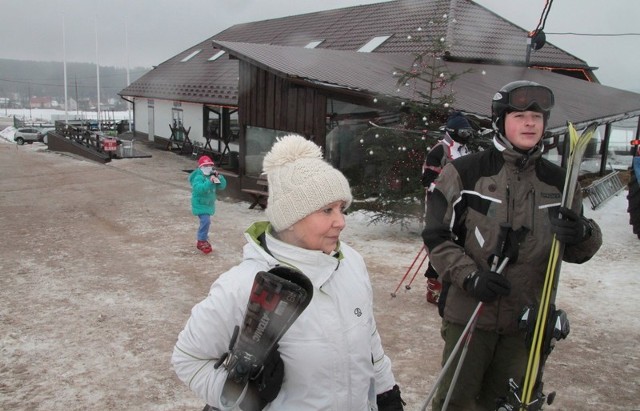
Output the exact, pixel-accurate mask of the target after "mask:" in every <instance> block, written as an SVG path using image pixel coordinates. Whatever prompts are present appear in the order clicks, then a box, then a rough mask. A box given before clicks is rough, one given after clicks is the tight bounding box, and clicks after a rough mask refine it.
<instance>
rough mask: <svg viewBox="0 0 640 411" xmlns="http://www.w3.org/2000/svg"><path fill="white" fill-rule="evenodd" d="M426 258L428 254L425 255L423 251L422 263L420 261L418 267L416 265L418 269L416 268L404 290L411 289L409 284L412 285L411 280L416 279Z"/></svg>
mask: <svg viewBox="0 0 640 411" xmlns="http://www.w3.org/2000/svg"><path fill="white" fill-rule="evenodd" d="M428 256H429V253H427V252H426V250H425V253H424V256H422V261H420V265H418V268H416V271H415V272H414V273H413V277H411V281H409V284H407V285H405V286H404V288H406V289H407V290H410V289H411V284H413V280H415V279H416V275H418V273H419V272H420V269H421V268H422V265H423V264H424V262H425V261H426V260H427V257H428Z"/></svg>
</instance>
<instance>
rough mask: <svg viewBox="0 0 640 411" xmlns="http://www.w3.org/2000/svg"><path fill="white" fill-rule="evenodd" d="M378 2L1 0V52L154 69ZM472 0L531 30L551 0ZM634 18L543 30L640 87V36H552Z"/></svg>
mask: <svg viewBox="0 0 640 411" xmlns="http://www.w3.org/2000/svg"><path fill="white" fill-rule="evenodd" d="M458 1H464V0H458ZM377 2H380V0H320V1H318V0H0V12H1V13H2V21H1V22H0V39H1V41H0V58H8V59H18V60H37V61H64V60H66V61H67V62H87V63H95V62H96V60H97V61H98V62H99V63H100V65H101V66H116V67H129V68H131V69H134V68H135V67H139V66H143V67H151V66H153V65H158V64H160V63H162V62H163V61H165V60H167V59H169V58H171V57H173V56H174V55H176V54H178V53H180V52H181V51H183V50H185V49H187V48H189V47H191V46H193V45H194V44H196V43H199V42H201V41H203V40H205V39H207V38H209V37H211V36H213V35H214V34H216V33H218V32H220V31H222V30H224V29H226V28H228V27H230V26H232V25H234V24H237V23H245V22H251V21H258V20H265V19H269V18H277V17H284V16H290V15H295V14H302V13H308V12H314V11H320V10H328V9H335V8H341V7H347V6H353V5H359V4H370V3H377ZM476 3H478V4H480V5H482V6H485V7H487V8H488V9H490V10H492V11H494V12H496V13H497V14H499V15H501V16H503V17H504V18H506V19H507V20H509V21H511V22H513V23H515V24H516V25H518V26H520V27H522V28H524V29H527V30H533V29H535V28H536V26H537V24H538V21H539V19H540V16H541V14H542V10H543V8H544V5H545V0H476ZM638 16H640V0H607V1H602V0H556V1H555V2H553V4H552V6H551V9H550V12H549V15H548V18H547V21H546V24H545V30H544V31H545V32H546V33H547V41H548V42H550V43H553V44H554V45H556V46H558V47H560V48H562V49H564V50H565V51H567V52H569V53H571V54H573V55H575V56H576V57H578V58H581V59H583V60H585V61H586V62H587V63H588V64H590V65H591V66H595V67H599V69H598V70H597V71H596V76H598V79H599V80H600V82H602V83H603V84H605V85H608V86H612V87H617V88H621V89H626V90H632V91H636V92H640V75H639V74H638V73H639V70H638V67H640V36H638V35H633V36H576V35H559V34H551V33H567V32H570V33H591V34H625V33H636V34H638V33H640V27H639V26H638ZM63 21H64V24H63ZM63 27H64V30H63ZM96 28H97V30H96ZM63 32H64V39H65V40H64V41H63ZM125 34H126V35H125ZM63 45H64V46H63ZM0 78H2V73H0ZM25 80H30V79H25Z"/></svg>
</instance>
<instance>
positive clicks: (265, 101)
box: [238, 61, 327, 168]
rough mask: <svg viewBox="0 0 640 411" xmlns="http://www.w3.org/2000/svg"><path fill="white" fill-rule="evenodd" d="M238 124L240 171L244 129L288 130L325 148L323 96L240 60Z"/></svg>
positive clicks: (324, 101) (243, 147)
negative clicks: (253, 127) (249, 127)
mask: <svg viewBox="0 0 640 411" xmlns="http://www.w3.org/2000/svg"><path fill="white" fill-rule="evenodd" d="M239 63H240V70H239V72H240V79H239V81H238V123H239V126H240V136H239V138H240V159H241V165H240V166H241V168H244V165H243V164H242V161H243V160H242V159H243V158H244V149H245V136H244V131H245V127H246V126H248V125H249V126H255V127H264V128H270V129H275V130H285V131H292V132H295V133H298V134H302V135H304V136H305V137H307V138H311V139H312V140H313V141H314V142H315V143H316V144H318V145H319V146H320V147H324V145H325V134H326V125H325V117H326V107H327V97H326V95H324V94H321V93H320V92H319V91H318V90H317V89H313V88H306V87H301V86H298V85H294V84H292V83H291V82H289V81H287V80H285V79H283V78H281V77H278V76H276V75H274V74H272V73H269V72H267V71H265V70H262V69H260V68H258V67H256V66H254V65H251V64H250V63H247V62H245V61H240V62H239Z"/></svg>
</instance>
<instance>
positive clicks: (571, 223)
mask: <svg viewBox="0 0 640 411" xmlns="http://www.w3.org/2000/svg"><path fill="white" fill-rule="evenodd" d="M549 219H550V221H551V232H552V233H554V234H555V235H556V238H557V239H558V241H561V242H563V243H565V244H570V245H573V244H579V243H581V242H583V241H584V240H586V239H588V238H589V237H591V230H592V228H591V224H590V223H589V220H587V219H586V218H585V217H582V216H579V215H578V214H577V213H576V212H574V211H573V210H571V209H569V208H567V207H553V208H550V209H549Z"/></svg>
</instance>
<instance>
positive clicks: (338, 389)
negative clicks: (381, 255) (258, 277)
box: [172, 222, 395, 411]
mask: <svg viewBox="0 0 640 411" xmlns="http://www.w3.org/2000/svg"><path fill="white" fill-rule="evenodd" d="M267 227H268V223H266V222H262V223H256V224H254V225H252V226H251V227H250V228H249V229H248V230H247V231H246V233H245V236H246V238H247V240H248V244H246V245H245V246H244V252H243V254H244V255H243V261H242V263H240V264H239V265H237V266H235V267H233V268H232V269H230V270H229V271H228V272H226V273H224V274H222V275H221V276H220V277H219V278H218V279H217V280H216V281H215V282H214V283H213V285H212V286H211V290H210V291H209V295H208V296H207V298H205V299H204V300H203V301H201V302H200V303H198V304H197V305H196V306H195V307H194V308H193V309H192V312H191V318H190V319H189V320H188V322H187V324H186V326H185V328H184V330H183V331H182V332H181V333H180V335H179V337H178V342H177V343H176V346H175V349H174V352H173V358H172V363H173V366H174V369H175V371H176V373H177V375H178V377H179V378H180V379H181V380H182V381H184V382H185V383H186V384H187V385H188V386H189V388H190V389H192V390H193V391H194V392H195V393H196V394H197V395H198V396H199V397H200V398H202V399H203V400H205V401H206V402H207V404H209V405H212V406H214V407H219V406H220V400H219V399H220V394H221V390H222V386H223V384H224V381H225V378H226V375H227V371H226V370H225V369H224V367H220V368H218V369H217V370H215V369H214V367H213V366H214V363H215V362H216V361H217V360H218V359H219V358H220V356H221V355H222V354H223V353H225V352H226V351H227V350H228V346H229V341H230V340H231V335H232V333H233V329H234V327H235V326H236V325H241V324H242V320H243V318H244V313H245V310H246V306H247V302H248V300H249V293H250V291H251V286H252V284H253V279H254V277H255V274H256V273H257V272H258V271H268V270H269V269H271V268H273V267H274V266H276V265H288V266H293V267H295V268H297V269H298V270H300V271H301V272H303V273H304V274H306V275H307V276H308V277H309V279H310V280H311V282H312V283H313V288H314V290H313V291H314V294H313V298H312V300H311V303H310V304H309V306H308V307H307V308H306V310H305V311H304V312H303V313H302V314H301V315H300V317H299V318H298V319H297V320H296V321H295V322H294V323H293V325H292V326H291V328H289V330H288V331H287V332H286V333H285V334H284V336H283V337H282V339H281V340H280V342H279V345H280V348H279V351H280V355H281V357H282V360H283V362H284V381H283V384H282V388H281V390H280V393H279V394H278V397H277V398H276V399H275V400H274V401H273V402H271V403H270V404H269V405H267V407H266V408H265V410H278V411H287V410H291V411H301V410H334V411H366V410H370V409H371V408H372V407H373V408H374V409H375V397H376V395H377V394H380V393H383V392H385V391H388V390H390V389H392V388H393V386H394V385H395V379H394V376H393V373H392V371H391V362H390V360H389V358H388V357H387V356H386V355H385V354H384V351H383V349H382V344H381V341H380V336H379V334H378V331H377V329H376V323H375V319H374V315H373V293H372V289H371V283H370V280H369V274H368V272H367V269H366V266H365V263H364V260H363V259H362V257H361V256H360V254H358V253H357V252H356V251H355V250H353V249H352V248H351V247H349V246H347V245H345V244H344V243H341V244H340V250H339V253H338V254H337V255H336V256H329V255H327V254H324V253H322V252H321V251H310V250H305V249H302V248H298V247H295V246H292V245H289V244H286V243H283V242H281V241H279V240H277V239H275V238H274V237H273V236H271V235H269V234H268V232H267V234H266V236H263V237H262V238H263V239H264V238H266V244H267V248H268V250H269V252H270V253H271V254H269V252H267V251H265V249H264V248H263V247H262V246H261V245H260V242H259V241H258V238H259V236H260V235H261V234H263V233H264V232H265V231H266V230H267ZM269 230H270V228H269Z"/></svg>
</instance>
